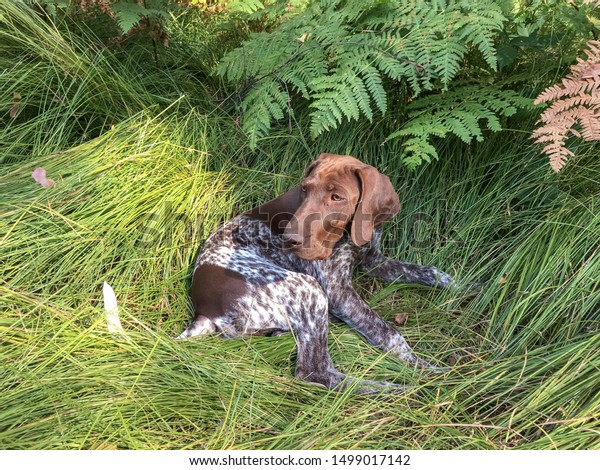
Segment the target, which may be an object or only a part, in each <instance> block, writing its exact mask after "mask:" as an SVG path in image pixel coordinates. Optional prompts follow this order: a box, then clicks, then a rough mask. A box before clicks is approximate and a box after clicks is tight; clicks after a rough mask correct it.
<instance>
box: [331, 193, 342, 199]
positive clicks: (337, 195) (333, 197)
mask: <svg viewBox="0 0 600 470" xmlns="http://www.w3.org/2000/svg"><path fill="white" fill-rule="evenodd" d="M331 199H332V200H333V201H341V200H342V199H344V198H343V197H342V196H340V195H339V194H335V193H333V194H332V195H331Z"/></svg>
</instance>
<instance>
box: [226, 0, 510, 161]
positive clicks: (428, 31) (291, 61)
mask: <svg viewBox="0 0 600 470" xmlns="http://www.w3.org/2000/svg"><path fill="white" fill-rule="evenodd" d="M250 2H252V0H250ZM267 8H269V7H267ZM253 18H254V17H253ZM505 21H506V19H505V18H504V16H503V15H502V11H501V9H500V8H499V7H498V6H497V5H496V2H495V1H494V0H478V1H477V2H472V1H470V0H430V1H427V2H424V1H422V0H367V1H364V2H348V1H344V0H321V1H311V2H308V3H307V5H306V8H304V9H303V10H301V11H300V12H299V13H297V14H294V15H288V16H286V17H285V21H281V22H280V23H279V24H278V25H277V26H276V27H275V28H274V29H273V30H272V31H271V32H260V33H253V34H251V35H250V37H249V39H248V40H247V41H245V42H244V43H243V44H242V46H241V47H240V48H238V49H236V50H233V51H230V52H229V53H228V54H227V55H226V56H225V57H224V58H223V59H222V61H221V63H220V64H219V65H218V67H217V69H216V72H217V74H218V75H220V76H222V77H224V78H225V79H227V80H229V81H232V82H238V83H241V84H243V88H242V93H241V94H242V103H241V107H242V110H243V120H242V126H243V129H244V130H245V131H246V132H247V133H248V135H249V138H250V143H251V146H254V145H255V144H256V142H257V139H259V138H261V137H263V136H265V135H266V134H267V132H268V131H269V129H270V127H271V125H272V122H273V121H277V120H280V119H282V118H283V117H285V114H286V113H290V112H291V109H290V107H289V101H290V97H288V91H290V92H292V93H294V95H295V96H297V97H299V98H300V99H301V100H305V101H306V102H308V110H309V115H310V133H311V135H312V136H313V137H317V136H319V135H321V134H322V133H323V132H326V131H328V130H331V129H334V128H336V127H337V126H339V125H340V124H341V123H342V122H344V121H357V120H359V119H364V118H366V119H367V120H369V121H372V120H373V119H374V114H375V113H376V112H380V113H381V114H383V113H385V112H386V111H387V107H388V92H389V85H392V86H394V84H398V83H404V84H405V86H406V88H407V89H408V92H409V94H410V97H411V99H412V103H411V104H410V105H409V106H408V107H407V109H406V112H407V113H408V114H407V118H408V120H407V124H406V125H405V126H403V128H402V129H401V130H399V131H398V132H396V133H393V134H392V135H391V136H390V138H395V137H400V138H403V139H408V140H407V142H408V145H407V147H406V156H405V158H406V159H407V162H408V161H410V162H413V163H414V162H417V161H420V160H425V161H426V160H428V159H429V160H431V159H432V158H436V156H437V154H436V152H435V148H434V146H433V144H431V142H430V139H431V138H432V137H434V136H438V137H444V136H446V135H449V134H452V135H456V136H457V137H459V138H460V139H461V140H463V141H464V142H470V141H472V140H473V139H476V140H481V139H482V138H483V132H482V129H484V128H487V129H490V130H493V131H497V130H499V129H500V128H501V125H500V120H499V116H506V115H509V114H511V113H514V112H515V111H516V109H517V108H518V107H519V106H520V105H521V104H522V103H521V102H519V101H518V100H517V99H516V97H515V96H511V95H510V94H509V93H508V92H504V91H502V90H500V91H499V92H496V91H494V92H491V91H490V94H487V95H486V96H485V97H480V98H478V97H476V96H475V95H476V94H477V93H476V92H475V91H478V92H479V93H480V94H486V93H481V86H480V85H476V86H475V85H473V88H472V89H471V91H469V88H468V87H464V86H461V87H457V86H456V85H457V84H456V80H457V77H458V76H460V74H461V73H462V71H463V70H465V64H468V63H469V60H474V61H476V62H477V67H481V66H482V61H481V58H483V61H484V62H485V64H486V65H487V67H489V68H490V69H491V70H495V68H496V65H497V63H496V57H495V49H494V35H495V34H497V33H498V32H499V31H500V30H501V29H502V26H503V23H504V22H505ZM474 51H478V53H476V54H475V57H474V58H472V56H473V52H474ZM449 88H452V89H450V90H449ZM459 88H460V90H459ZM284 89H285V90H286V91H285V92H284V91H283V90H284ZM248 90H249V91H248ZM246 91H247V94H246V95H245V96H243V95H244V93H245V92H246ZM425 92H431V93H429V94H428V95H427V96H421V95H423V94H424V93H425ZM471 92H473V93H471ZM261 94H262V95H264V96H262V97H261V96H260V95H261ZM296 102H298V100H294V103H296ZM400 112H401V113H402V112H403V111H402V110H401V111H400Z"/></svg>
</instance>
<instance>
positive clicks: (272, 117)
mask: <svg viewBox="0 0 600 470" xmlns="http://www.w3.org/2000/svg"><path fill="white" fill-rule="evenodd" d="M287 105H288V96H287V94H286V93H285V92H283V90H282V89H281V87H280V86H279V84H278V83H277V82H276V81H275V80H274V79H268V80H264V81H262V82H260V83H259V84H258V85H257V86H256V87H254V88H253V89H252V90H250V91H249V92H248V93H247V94H246V96H245V98H244V100H243V101H242V110H243V112H244V118H243V121H242V123H243V124H242V129H243V130H244V132H245V133H246V134H247V135H248V139H249V145H250V148H256V144H257V143H258V139H260V138H261V137H264V136H266V135H267V134H268V133H269V130H270V129H271V124H272V122H273V121H278V120H280V119H283V117H284V109H286V108H287Z"/></svg>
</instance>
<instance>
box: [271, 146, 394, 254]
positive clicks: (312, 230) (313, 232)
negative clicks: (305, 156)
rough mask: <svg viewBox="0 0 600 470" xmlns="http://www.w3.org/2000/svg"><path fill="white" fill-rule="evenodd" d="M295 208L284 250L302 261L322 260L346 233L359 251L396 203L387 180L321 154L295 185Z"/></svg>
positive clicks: (353, 163)
mask: <svg viewBox="0 0 600 470" xmlns="http://www.w3.org/2000/svg"><path fill="white" fill-rule="evenodd" d="M300 189H301V191H302V195H301V200H302V202H301V204H300V207H298V210H297V211H296V212H295V213H294V216H293V217H292V218H291V220H290V221H289V223H288V224H287V226H286V227H285V230H284V233H283V235H282V238H283V240H284V242H285V244H286V247H287V248H288V249H290V250H292V251H294V252H295V253H296V254H297V255H298V256H299V257H300V258H303V259H306V260H315V259H325V258H327V257H329V256H330V255H331V253H332V251H333V247H334V245H335V244H336V242H337V241H338V240H339V239H340V238H342V236H343V235H344V232H345V231H346V230H348V231H349V232H350V236H351V238H352V241H353V242H354V243H355V244H357V245H364V244H365V243H367V242H369V241H370V240H371V237H372V236H373V229H374V227H376V226H378V225H381V224H383V223H384V222H386V221H388V220H390V219H391V218H392V217H394V215H396V213H397V212H398V210H400V202H399V200H398V195H397V194H396V192H395V191H394V188H393V187H392V184H391V183H390V180H389V178H388V177H387V176H385V175H382V174H381V173H379V172H378V171H377V170H376V169H375V168H373V167H372V166H369V165H366V164H364V163H362V162H361V161H359V160H357V159H356V158H354V157H350V156H346V155H333V154H328V153H325V154H321V155H320V156H319V158H318V159H317V160H315V161H314V162H313V163H311V164H310V165H309V167H308V168H307V169H306V173H305V175H304V179H303V180H302V183H301V184H300Z"/></svg>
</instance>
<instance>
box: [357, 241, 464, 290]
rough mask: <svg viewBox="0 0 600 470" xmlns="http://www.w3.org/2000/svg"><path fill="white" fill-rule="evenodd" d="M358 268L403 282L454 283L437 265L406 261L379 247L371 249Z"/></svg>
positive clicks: (436, 285) (424, 283)
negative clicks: (389, 255) (382, 250)
mask: <svg viewBox="0 0 600 470" xmlns="http://www.w3.org/2000/svg"><path fill="white" fill-rule="evenodd" d="M358 268H359V269H360V271H363V272H364V273H365V274H366V275H367V276H370V277H378V278H380V279H383V280H385V281H390V282H398V283H402V284H421V285H424V286H429V287H439V288H447V287H451V286H452V285H453V284H454V281H453V279H452V276H450V275H449V274H446V273H445V272H443V271H440V270H439V269H438V268H436V267H435V266H422V265H420V264H413V263H404V262H402V261H397V260H394V259H390V258H388V257H386V256H384V254H383V253H381V251H379V249H377V248H373V249H372V250H370V251H369V253H368V255H367V256H365V257H364V259H363V260H362V262H361V263H360V264H359V266H358Z"/></svg>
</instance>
